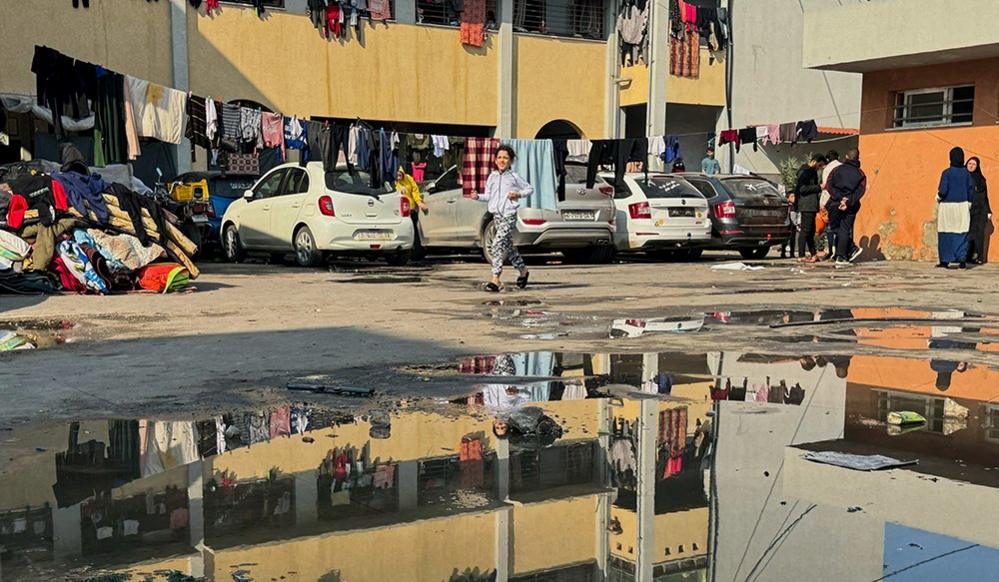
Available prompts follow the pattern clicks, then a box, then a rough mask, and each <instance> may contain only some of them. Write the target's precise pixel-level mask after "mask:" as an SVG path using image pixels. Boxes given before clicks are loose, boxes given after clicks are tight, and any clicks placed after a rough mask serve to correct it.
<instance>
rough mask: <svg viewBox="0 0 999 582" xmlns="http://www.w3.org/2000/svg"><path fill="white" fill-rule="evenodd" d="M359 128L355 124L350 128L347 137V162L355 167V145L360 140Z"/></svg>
mask: <svg viewBox="0 0 999 582" xmlns="http://www.w3.org/2000/svg"><path fill="white" fill-rule="evenodd" d="M360 136H361V128H360V126H358V125H357V124H354V125H351V126H350V133H349V135H348V136H347V162H348V163H351V164H354V165H355V166H356V165H357V144H358V141H359V140H360Z"/></svg>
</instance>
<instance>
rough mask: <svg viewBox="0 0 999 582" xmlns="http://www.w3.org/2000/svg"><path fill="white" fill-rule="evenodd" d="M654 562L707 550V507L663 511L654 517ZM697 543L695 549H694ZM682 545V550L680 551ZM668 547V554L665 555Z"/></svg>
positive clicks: (695, 554)
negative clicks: (670, 511) (671, 511)
mask: <svg viewBox="0 0 999 582" xmlns="http://www.w3.org/2000/svg"><path fill="white" fill-rule="evenodd" d="M654 522H655V525H654V527H655V531H656V534H655V535H656V537H655V540H656V546H655V547H656V549H655V551H656V553H655V556H654V557H653V558H652V561H653V562H654V563H659V562H666V561H669V560H677V559H680V558H691V557H694V556H701V555H704V554H706V553H707V552H708V508H707V507H698V508H697V509H690V510H687V511H676V512H673V513H665V514H663V515H657V516H656V517H655V520H654ZM694 544H697V549H694ZM680 546H683V552H681V551H680ZM666 548H669V551H670V553H669V555H666Z"/></svg>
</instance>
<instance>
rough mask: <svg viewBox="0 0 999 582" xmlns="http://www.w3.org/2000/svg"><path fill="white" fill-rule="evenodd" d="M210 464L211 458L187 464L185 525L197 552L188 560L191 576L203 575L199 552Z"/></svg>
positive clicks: (203, 541)
mask: <svg viewBox="0 0 999 582" xmlns="http://www.w3.org/2000/svg"><path fill="white" fill-rule="evenodd" d="M212 466H213V462H212V459H211V458H209V459H207V460H203V461H195V462H193V463H191V464H189V465H188V466H187V511H188V522H187V527H188V531H189V532H190V544H191V547H193V548H195V549H196V550H198V552H199V555H198V556H195V557H193V558H191V561H190V564H191V576H195V577H201V576H204V575H205V561H204V560H203V559H202V557H201V555H200V552H201V551H202V549H203V548H204V547H205V480H206V479H207V478H209V477H210V476H211V473H212Z"/></svg>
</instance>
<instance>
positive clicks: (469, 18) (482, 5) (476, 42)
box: [461, 0, 486, 47]
mask: <svg viewBox="0 0 999 582" xmlns="http://www.w3.org/2000/svg"><path fill="white" fill-rule="evenodd" d="M485 30H486V0H465V9H464V10H463V11H462V12H461V44H467V45H468V46H474V47H481V46H482V45H484V44H485Z"/></svg>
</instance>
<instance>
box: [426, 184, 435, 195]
mask: <svg viewBox="0 0 999 582" xmlns="http://www.w3.org/2000/svg"><path fill="white" fill-rule="evenodd" d="M434 192H437V184H428V185H427V194H433V193H434Z"/></svg>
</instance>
